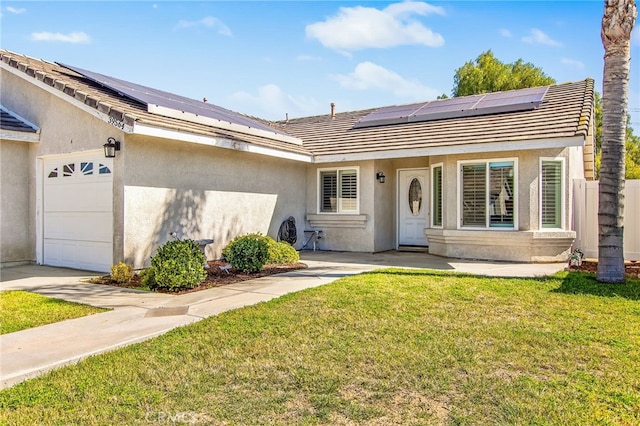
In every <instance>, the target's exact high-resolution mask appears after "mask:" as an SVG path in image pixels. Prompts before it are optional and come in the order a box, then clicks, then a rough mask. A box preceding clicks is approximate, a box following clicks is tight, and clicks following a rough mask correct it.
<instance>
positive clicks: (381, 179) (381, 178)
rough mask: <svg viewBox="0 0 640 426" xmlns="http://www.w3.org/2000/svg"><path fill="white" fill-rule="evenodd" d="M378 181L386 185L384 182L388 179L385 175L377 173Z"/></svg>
mask: <svg viewBox="0 0 640 426" xmlns="http://www.w3.org/2000/svg"><path fill="white" fill-rule="evenodd" d="M376 179H378V182H380V183H384V180H385V179H386V176H385V175H384V173H382V172H378V173H376Z"/></svg>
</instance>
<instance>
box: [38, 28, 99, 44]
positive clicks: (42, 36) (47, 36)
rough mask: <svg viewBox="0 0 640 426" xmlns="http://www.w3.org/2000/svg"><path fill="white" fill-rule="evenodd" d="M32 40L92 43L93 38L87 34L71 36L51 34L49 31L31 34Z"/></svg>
mask: <svg viewBox="0 0 640 426" xmlns="http://www.w3.org/2000/svg"><path fill="white" fill-rule="evenodd" d="M31 40H34V41H53V42H62V43H73V44H80V43H90V42H91V37H89V35H88V34H87V33H84V32H81V31H77V32H72V33H69V34H62V33H51V32H48V31H42V32H38V33H31Z"/></svg>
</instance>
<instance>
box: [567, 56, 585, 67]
mask: <svg viewBox="0 0 640 426" xmlns="http://www.w3.org/2000/svg"><path fill="white" fill-rule="evenodd" d="M561 62H562V63H563V64H565V65H571V66H572V67H576V68H580V69H582V68H584V63H583V62H581V61H578V60H576V59H570V58H562V59H561Z"/></svg>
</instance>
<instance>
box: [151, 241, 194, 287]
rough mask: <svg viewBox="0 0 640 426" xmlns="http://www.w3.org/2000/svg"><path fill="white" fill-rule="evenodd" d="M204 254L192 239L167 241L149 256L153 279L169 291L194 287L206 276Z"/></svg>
mask: <svg viewBox="0 0 640 426" xmlns="http://www.w3.org/2000/svg"><path fill="white" fill-rule="evenodd" d="M204 262H205V258H204V254H202V252H201V251H200V248H199V246H198V243H196V242H195V241H193V240H188V239H187V240H174V241H169V242H167V243H166V244H165V245H163V246H162V247H160V248H159V249H158V252H157V253H156V255H155V256H154V257H152V258H151V266H152V267H153V269H154V272H155V274H154V280H155V282H156V283H157V286H158V287H160V288H166V289H168V290H171V291H175V290H180V289H183V288H194V287H195V286H197V285H198V284H200V283H201V282H202V281H204V279H205V278H206V277H207V272H206V271H205V269H204V268H203V265H204Z"/></svg>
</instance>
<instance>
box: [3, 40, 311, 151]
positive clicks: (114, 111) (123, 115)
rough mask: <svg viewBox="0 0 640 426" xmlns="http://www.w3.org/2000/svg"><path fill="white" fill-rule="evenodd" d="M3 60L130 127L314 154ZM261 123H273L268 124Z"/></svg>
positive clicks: (59, 70)
mask: <svg viewBox="0 0 640 426" xmlns="http://www.w3.org/2000/svg"><path fill="white" fill-rule="evenodd" d="M0 60H1V61H2V62H4V63H5V64H7V65H8V66H10V67H12V68H15V69H17V70H19V71H21V72H23V73H24V74H26V75H28V76H30V77H33V78H34V79H37V80H39V81H41V82H43V83H45V84H47V85H49V86H51V87H53V88H55V89H57V90H59V91H61V92H63V93H64V94H66V95H68V96H69V97H71V98H74V99H75V100H77V101H80V102H82V103H83V104H85V105H86V106H88V107H90V108H95V109H96V110H98V111H100V112H102V113H105V114H107V115H108V116H109V117H112V118H114V119H116V120H118V121H121V122H124V123H125V124H126V125H129V126H133V125H134V124H135V123H139V124H144V125H147V126H155V127H160V128H164V129H168V130H177V131H181V132H187V133H192V134H195V135H201V136H208V137H216V138H223V139H228V140H231V141H234V142H235V141H237V142H244V143H248V144H251V145H255V146H258V147H261V148H269V149H275V150H278V151H282V152H287V153H293V154H301V155H306V156H311V153H310V152H309V151H308V150H307V149H306V148H305V147H303V146H301V145H297V144H293V143H288V142H284V141H277V140H273V139H269V138H265V137H261V136H257V135H250V134H245V133H240V132H236V131H234V130H227V129H224V130H223V129H219V128H216V127H214V126H210V125H206V124H200V123H193V122H190V121H187V120H181V119H177V118H171V117H165V116H161V115H158V114H153V113H150V112H148V111H147V106H146V105H144V104H142V103H139V102H137V101H134V100H131V99H130V98H127V97H125V96H123V95H121V94H119V93H117V92H115V91H113V90H111V89H108V88H106V87H104V86H102V85H99V84H97V83H94V82H92V81H91V80H89V79H87V78H85V77H84V76H82V75H81V74H78V73H76V72H74V71H71V70H70V69H68V68H65V67H62V66H60V65H58V64H55V63H52V62H48V61H44V60H40V59H35V58H31V57H28V56H24V55H21V54H17V53H14V52H9V51H7V50H3V49H0ZM260 121H261V122H263V123H269V122H267V121H264V120H260Z"/></svg>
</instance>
